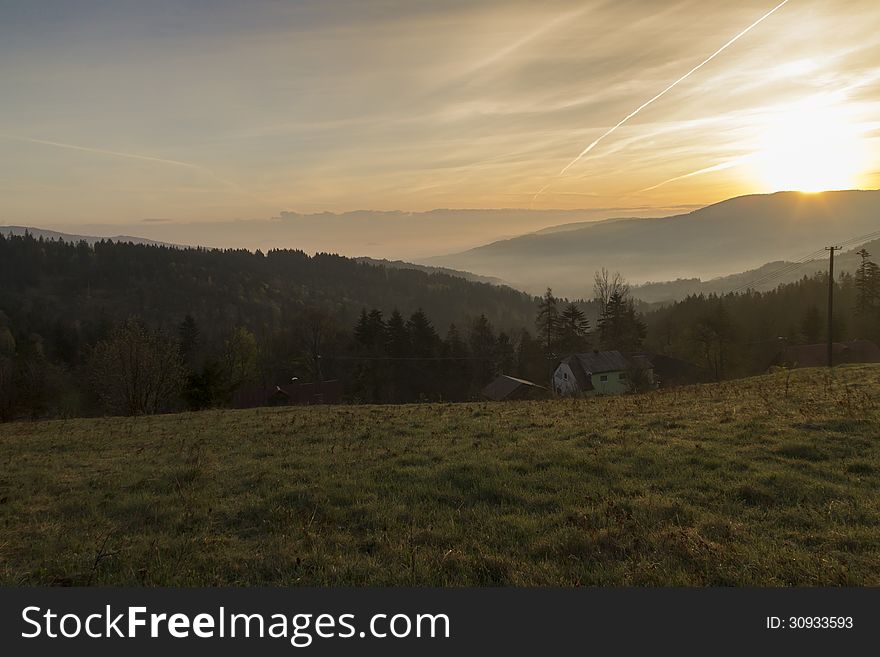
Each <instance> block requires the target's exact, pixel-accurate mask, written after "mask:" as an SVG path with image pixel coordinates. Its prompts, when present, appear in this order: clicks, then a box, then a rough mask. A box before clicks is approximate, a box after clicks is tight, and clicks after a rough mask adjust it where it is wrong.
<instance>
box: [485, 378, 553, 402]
mask: <svg viewBox="0 0 880 657" xmlns="http://www.w3.org/2000/svg"><path fill="white" fill-rule="evenodd" d="M542 390H546V388H545V387H544V386H539V385H538V384H537V383H532V382H531V381H526V380H525V379H517V378H515V377H512V376H507V375H506V374H502V375H501V376H499V377H498V378H497V379H495V380H494V381H492V383H490V384H489V385H487V386H486V387H485V388H483V396H485V397H488V398H489V399H494V400H495V401H503V400H505V399H513V398H514V397H517V396H521V395H523V394H528V393H530V392H538V391H542Z"/></svg>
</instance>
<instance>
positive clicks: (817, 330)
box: [800, 304, 825, 344]
mask: <svg viewBox="0 0 880 657" xmlns="http://www.w3.org/2000/svg"><path fill="white" fill-rule="evenodd" d="M824 324H825V323H824V322H823V321H822V315H821V314H820V313H819V309H818V308H817V307H816V304H810V305H809V306H807V309H806V311H804V316H803V319H801V325H800V332H801V335H802V336H803V338H804V341H805V344H816V343H817V342H819V340H821V339H822V330H823V329H824Z"/></svg>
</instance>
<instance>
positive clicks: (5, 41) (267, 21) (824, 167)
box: [0, 0, 880, 257]
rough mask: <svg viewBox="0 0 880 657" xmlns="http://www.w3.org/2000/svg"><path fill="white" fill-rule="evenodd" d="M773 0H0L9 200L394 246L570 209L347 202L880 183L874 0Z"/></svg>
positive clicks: (609, 198) (653, 203)
mask: <svg viewBox="0 0 880 657" xmlns="http://www.w3.org/2000/svg"><path fill="white" fill-rule="evenodd" d="M778 5H779V0H769V1H768V0H739V1H738V2H729V1H722V0H698V1H691V0H687V1H665V0H650V1H648V0H642V1H637V0H610V1H605V0H590V1H586V2H573V1H561V0H549V1H542V2H536V1H524V0H468V1H465V0H447V1H445V2H436V1H434V0H314V1H313V0H305V1H300V2H297V1H287V2H283V1H281V0H248V1H247V2H244V1H243V0H241V1H238V2H232V1H230V0H211V1H208V0H173V1H169V0H151V1H150V2H142V1H131V0H64V1H61V0H42V1H41V2H32V1H28V0H22V1H19V0H0V89H2V90H3V91H2V102H0V224H18V225H33V226H41V227H47V228H60V229H67V230H68V231H71V232H74V231H76V230H82V229H90V230H91V231H92V232H97V231H104V233H107V234H111V233H112V232H113V231H114V230H117V227H121V228H120V229H121V230H124V231H125V232H128V233H130V234H144V235H146V236H151V237H156V238H160V239H161V238H162V237H163V236H172V237H173V235H174V234H175V233H174V231H173V228H174V227H175V226H177V227H180V226H187V231H189V232H188V233H187V234H190V233H192V234H199V232H198V231H199V227H200V226H203V227H204V231H203V232H202V233H201V234H202V235H203V236H204V240H203V241H204V242H205V243H208V242H210V241H211V236H212V233H213V229H212V228H211V227H212V226H218V225H221V224H227V228H228V224H230V222H231V223H234V225H236V226H239V227H241V230H240V231H239V232H238V233H235V234H234V235H233V233H232V232H229V233H228V234H229V235H231V237H229V240H232V241H236V240H238V241H241V242H246V241H247V239H251V238H253V237H254V235H257V234H259V233H260V231H262V230H264V229H266V227H267V226H270V225H272V223H273V222H276V223H277V222H284V221H288V222H291V217H294V218H296V217H304V216H310V218H309V219H308V221H309V225H310V226H312V227H314V226H315V225H318V226H319V227H320V225H321V224H320V221H318V222H317V224H316V219H315V217H318V218H320V217H321V216H324V217H328V216H331V217H332V218H333V221H327V222H326V229H325V230H324V231H323V232H321V230H318V233H319V235H318V237H315V239H312V234H311V233H309V239H308V240H307V244H306V245H305V246H306V248H311V247H314V248H319V247H320V248H323V249H325V250H333V242H334V235H336V236H338V235H339V234H340V232H341V231H342V232H346V231H347V226H349V225H350V226H351V232H350V234H348V235H347V239H348V242H351V243H352V244H351V246H348V243H346V246H345V248H343V249H339V250H342V251H344V252H348V253H350V254H369V255H376V256H380V257H406V256H407V255H412V254H414V253H416V252H417V254H418V255H429V254H431V253H439V252H443V250H444V249H452V248H459V247H460V246H461V245H463V244H465V243H468V244H469V243H479V242H480V241H488V240H490V239H496V238H498V237H500V236H505V235H510V234H516V233H519V232H525V231H526V230H529V229H539V228H542V227H544V226H547V225H552V224H554V223H559V220H558V218H559V216H562V215H559V216H558V215H557V214H554V213H533V215H532V216H531V217H530V218H529V217H528V215H527V214H522V215H517V217H518V218H517V219H516V220H515V221H514V220H512V219H511V220H508V219H505V216H504V213H484V214H480V215H478V217H477V218H476V219H475V218H473V217H474V216H476V215H472V216H471V220H468V221H469V222H470V223H469V231H468V232H467V240H464V241H463V240H462V239H460V237H461V235H462V226H461V222H455V221H447V220H445V219H443V220H440V219H438V220H436V221H434V222H432V221H431V218H432V217H434V216H440V215H431V214H430V213H428V214H427V215H425V214H419V215H418V216H419V217H420V218H422V219H425V218H427V219H426V220H425V221H421V222H420V223H419V224H418V226H419V227H418V228H417V229H413V230H414V231H415V233H414V236H413V235H411V236H410V237H409V238H408V239H409V242H407V245H403V244H402V243H400V241H399V240H397V239H396V237H395V231H398V230H399V221H397V220H395V222H391V223H390V224H389V222H387V221H386V222H384V223H383V222H382V221H379V220H375V221H372V220H369V219H367V220H363V216H364V214H363V213H359V214H357V215H355V216H357V217H360V220H357V221H355V220H354V219H352V221H351V222H350V223H346V220H345V217H346V216H349V215H345V214H344V213H350V212H353V211H357V210H371V211H400V212H403V213H426V212H427V211H430V210H433V209H436V208H453V209H455V208H468V209H490V208H520V209H536V210H548V209H560V210H572V209H580V210H582V211H583V212H581V213H580V214H578V215H577V217H576V218H577V219H588V218H604V217H606V216H630V215H632V216H654V215H663V214H671V213H674V212H678V211H680V210H679V208H685V207H692V206H698V205H703V204H708V203H712V202H716V201H720V200H723V199H725V198H729V197H732V196H736V195H740V194H747V193H761V192H771V191H777V190H778V189H802V190H804V191H816V190H819V189H826V188H856V187H857V188H876V187H878V186H880V111H878V110H880V31H878V30H877V29H876V28H877V25H878V23H880V5H878V4H877V2H876V0H834V1H833V2H832V1H828V0H789V1H788V2H786V3H784V4H783V6H781V7H778V8H777V6H778ZM774 8H777V9H776V11H775V12H773V13H772V14H771V15H769V16H766V18H765V19H764V20H763V21H761V22H760V23H758V24H757V25H754V26H753V27H752V29H751V30H749V31H748V32H747V33H745V34H743V35H742V36H741V37H740V38H739V39H737V40H736V41H735V42H733V43H730V44H729V45H728V47H726V48H725V49H723V51H722V52H720V53H719V54H717V56H715V57H714V58H712V59H711V60H710V61H708V62H706V63H705V64H704V65H703V66H701V67H699V68H698V70H696V71H694V72H693V73H692V74H691V75H690V76H687V77H685V78H684V79H681V80H680V81H679V82H678V84H675V85H674V86H673V87H672V88H671V89H668V91H666V93H663V94H662V95H661V96H660V97H659V98H657V99H656V100H654V101H653V102H651V103H650V104H648V105H647V106H646V107H644V109H642V110H641V111H639V112H638V113H636V114H635V115H634V116H632V117H631V118H630V119H628V120H627V121H625V122H624V123H623V124H622V125H620V127H619V128H617V129H615V130H613V131H612V132H610V134H607V133H608V131H609V130H611V129H612V128H613V127H614V126H615V125H616V124H618V122H620V121H621V120H622V119H624V118H625V117H627V116H628V115H630V114H631V113H632V112H633V111H634V110H636V109H637V108H639V107H640V106H642V105H643V104H644V103H646V101H649V100H650V99H652V98H654V97H655V96H657V95H658V94H661V92H663V91H664V90H666V89H667V87H669V85H670V84H672V83H675V82H676V81H678V80H679V79H680V78H682V76H686V74H687V73H688V72H689V71H691V70H692V69H694V68H695V67H698V66H699V65H700V64H701V63H702V62H704V61H705V60H706V59H707V58H710V56H712V55H713V53H715V52H716V51H718V50H719V49H720V48H722V47H723V46H725V44H728V42H730V41H731V39H733V38H734V37H736V36H737V35H739V34H740V33H741V32H743V31H744V30H746V29H747V28H749V26H752V25H753V24H754V23H755V22H756V21H759V20H760V19H761V18H762V17H764V16H765V15H766V14H768V12H770V11H771V10H773V9H774ZM606 134H607V136H604V137H603V138H601V140H600V141H599V142H598V143H597V144H596V145H595V147H594V148H593V149H592V150H590V151H589V152H588V153H586V155H584V157H582V158H580V159H577V158H578V155H579V154H580V153H582V152H583V151H584V150H585V149H586V148H587V147H588V146H589V145H590V144H592V143H593V142H595V141H596V140H597V139H599V138H600V137H602V136H603V135H606ZM563 170H564V173H562V172H563ZM326 213H337V214H333V215H328V214H326ZM368 214H369V213H368ZM374 214H375V216H378V217H382V216H386V215H381V214H376V213H374ZM369 216H373V215H369ZM442 216H443V217H445V216H446V215H442ZM522 217H526V218H522ZM386 218H387V216H386ZM465 223H468V222H465ZM290 225H291V230H290V231H288V233H287V235H288V237H286V238H284V239H281V238H279V241H280V242H284V240H285V239H287V240H288V241H293V242H295V241H296V239H295V238H296V235H297V231H299V230H300V226H299V224H296V222H295V221H293V222H291V223H290ZM388 226H392V227H391V228H388ZM393 226H398V227H397V228H394V227H393ZM117 232H118V231H117ZM269 233H271V231H269V232H268V233H267V234H269ZM99 234H100V233H99ZM272 234H273V235H274V233H272ZM235 235H238V237H235ZM420 238H421V240H422V242H423V244H422V245H421V247H419V246H413V244H412V242H413V239H414V240H415V241H416V242H418V241H419V239H420ZM273 239H274V238H273ZM263 241H264V242H265V241H266V240H263ZM270 241H271V240H270ZM242 245H243V246H247V244H244V243H243V244H242ZM278 245H279V246H290V245H292V244H287V243H284V244H282V243H279V244H278Z"/></svg>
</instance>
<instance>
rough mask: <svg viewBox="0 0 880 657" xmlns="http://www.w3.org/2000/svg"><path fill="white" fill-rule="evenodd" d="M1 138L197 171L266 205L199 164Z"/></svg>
mask: <svg viewBox="0 0 880 657" xmlns="http://www.w3.org/2000/svg"><path fill="white" fill-rule="evenodd" d="M0 138H3V139H11V140H13V141H23V142H27V143H29V144H41V145H43V146H54V147H55V148H66V149H68V150H72V151H81V152H83V153H94V154H95V155H108V156H110V157H122V158H126V159H129V160H139V161H141V162H154V163H156V164H167V165H170V166H175V167H182V168H184V169H190V170H191V171H196V172H198V173H201V174H203V175H205V176H208V177H209V178H211V179H212V180H214V181H216V182H218V183H220V184H221V185H223V186H225V187H228V188H229V189H231V190H233V191H235V192H237V193H239V194H243V195H244V196H248V197H250V198H252V199H254V200H255V201H259V202H260V203H265V201H263V200H262V199H260V198H258V197H256V196H254V195H253V194H251V193H250V192H248V191H247V190H245V189H243V188H242V187H241V186H240V185H238V184H237V183H234V182H232V181H230V180H225V179H223V178H221V177H220V176H218V175H217V174H216V173H214V172H213V171H211V170H210V169H208V168H207V167H203V166H201V165H199V164H193V163H191V162H182V161H181V160H170V159H167V158H164V157H153V156H151V155H139V154H138V153H124V152H122V151H112V150H108V149H106V148H93V147H91V146H79V145H77V144H68V143H65V142H61V141H50V140H48V139H35V138H33V137H17V136H11V135H0Z"/></svg>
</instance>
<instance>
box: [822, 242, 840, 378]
mask: <svg viewBox="0 0 880 657" xmlns="http://www.w3.org/2000/svg"><path fill="white" fill-rule="evenodd" d="M825 250H826V251H828V367H834V252H835V251H840V247H839V246H826V247H825Z"/></svg>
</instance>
